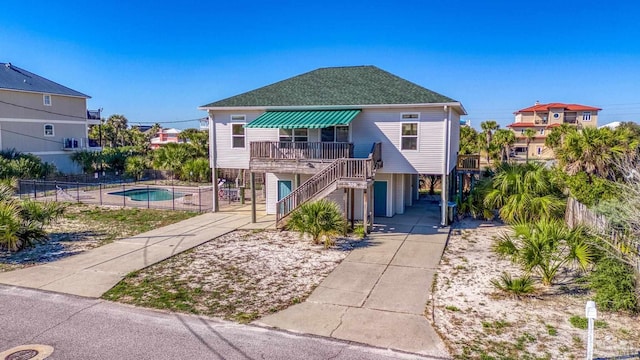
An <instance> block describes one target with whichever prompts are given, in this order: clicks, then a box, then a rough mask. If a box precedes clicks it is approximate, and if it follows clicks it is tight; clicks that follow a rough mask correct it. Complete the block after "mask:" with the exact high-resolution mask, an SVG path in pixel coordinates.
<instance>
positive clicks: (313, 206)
mask: <svg viewBox="0 0 640 360" xmlns="http://www.w3.org/2000/svg"><path fill="white" fill-rule="evenodd" d="M287 228H288V229H290V230H294V231H299V232H300V233H303V234H309V235H311V238H312V239H313V243H314V244H320V242H321V240H322V238H324V246H325V248H328V247H329V246H331V245H333V236H335V235H337V234H341V233H344V231H345V228H346V223H345V221H344V217H343V216H342V211H341V210H340V207H339V206H338V204H336V203H334V202H333V201H329V200H326V199H321V200H318V201H314V202H309V203H305V204H302V205H301V206H300V207H299V208H297V209H296V210H295V211H294V212H293V213H292V214H291V218H290V219H289V222H288V223H287Z"/></svg>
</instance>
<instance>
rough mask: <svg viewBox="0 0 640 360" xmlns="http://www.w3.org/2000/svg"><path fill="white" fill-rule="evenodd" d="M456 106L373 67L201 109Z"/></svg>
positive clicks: (321, 75) (314, 77)
mask: <svg viewBox="0 0 640 360" xmlns="http://www.w3.org/2000/svg"><path fill="white" fill-rule="evenodd" d="M451 102H457V101H455V100H453V99H451V98H449V97H446V96H444V95H441V94H438V93H436V92H433V91H431V90H429V89H426V88H424V87H422V86H419V85H416V84H414V83H412V82H410V81H407V80H405V79H402V78H400V77H398V76H395V75H393V74H391V73H389V72H387V71H384V70H382V69H379V68H377V67H375V66H348V67H329V68H320V69H317V70H313V71H311V72H308V73H304V74H302V75H298V76H294V77H292V78H289V79H286V80H282V81H279V82H276V83H274V84H271V85H267V86H264V87H261V88H258V89H256V90H252V91H249V92H246V93H243V94H239V95H236V96H232V97H230V98H226V99H223V100H219V101H215V102H212V103H210V104H207V105H203V106H202V107H245V106H322V105H330V106H331V105H374V104H429V103H451Z"/></svg>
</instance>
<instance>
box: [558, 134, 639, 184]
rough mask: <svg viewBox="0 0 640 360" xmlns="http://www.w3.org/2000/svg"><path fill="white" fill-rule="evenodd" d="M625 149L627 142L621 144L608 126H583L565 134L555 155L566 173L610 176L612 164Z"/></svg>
mask: <svg viewBox="0 0 640 360" xmlns="http://www.w3.org/2000/svg"><path fill="white" fill-rule="evenodd" d="M626 151H627V149H626V145H624V144H620V143H619V142H618V141H617V140H616V137H615V135H614V133H613V131H611V130H610V129H608V128H603V129H597V128H584V129H582V131H580V132H573V133H569V134H568V135H567V136H566V138H565V143H564V144H563V145H562V147H560V148H558V149H557V154H556V157H557V158H558V160H559V162H560V165H561V166H562V167H563V168H564V170H565V172H567V174H569V175H575V174H577V173H578V172H581V171H584V172H586V173H587V175H589V177H591V176H599V177H602V178H610V177H611V175H612V174H613V166H612V165H613V164H614V163H615V162H616V161H617V160H618V159H619V158H620V157H621V156H623V155H624V154H625V153H626Z"/></svg>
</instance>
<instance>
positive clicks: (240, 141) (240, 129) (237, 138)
mask: <svg viewBox="0 0 640 360" xmlns="http://www.w3.org/2000/svg"><path fill="white" fill-rule="evenodd" d="M244 144H245V128H244V124H231V147H232V148H244V147H245V145H244Z"/></svg>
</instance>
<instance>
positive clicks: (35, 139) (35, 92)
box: [0, 63, 100, 173]
mask: <svg viewBox="0 0 640 360" xmlns="http://www.w3.org/2000/svg"><path fill="white" fill-rule="evenodd" d="M88 98H89V96H88V95H85V94H83V93H80V92H78V91H75V90H72V89H69V88H68V87H65V86H62V85H60V84H58V83H55V82H53V81H51V80H48V79H45V78H43V77H41V76H38V75H36V74H34V73H31V72H29V71H26V70H24V69H21V68H19V67H17V66H15V65H12V64H10V63H0V149H15V150H17V151H19V152H24V153H31V154H34V155H36V156H38V157H40V158H41V159H42V160H43V161H46V162H49V163H53V164H54V165H55V166H56V168H57V169H58V170H59V171H62V172H65V173H74V172H78V171H79V170H80V169H79V168H78V166H77V165H76V164H74V163H73V162H72V161H71V159H70V157H69V155H70V154H71V153H73V152H74V151H78V150H83V149H87V150H99V149H100V148H99V147H98V144H94V143H93V142H90V141H89V140H88V127H89V125H92V124H100V111H87V99H88Z"/></svg>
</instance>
